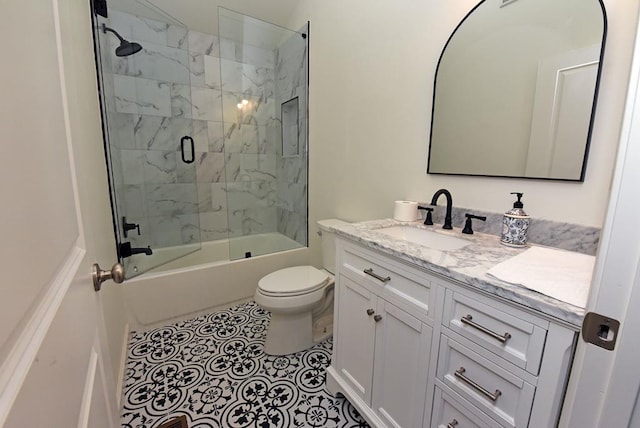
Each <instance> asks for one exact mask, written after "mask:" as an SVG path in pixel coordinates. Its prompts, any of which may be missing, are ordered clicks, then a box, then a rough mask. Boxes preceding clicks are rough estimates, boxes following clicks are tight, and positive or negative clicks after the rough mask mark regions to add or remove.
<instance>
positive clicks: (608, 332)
mask: <svg viewBox="0 0 640 428" xmlns="http://www.w3.org/2000/svg"><path fill="white" fill-rule="evenodd" d="M619 331H620V321H618V320H614V319H613V318H609V317H605V316H604V315H600V314H597V313H595V312H588V313H587V315H585V317H584V321H583V322H582V340H584V341H585V342H587V343H591V344H593V345H596V346H599V347H600V348H604V349H606V350H608V351H613V348H615V346H616V340H617V339H618V332H619Z"/></svg>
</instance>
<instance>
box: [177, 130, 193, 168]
mask: <svg viewBox="0 0 640 428" xmlns="http://www.w3.org/2000/svg"><path fill="white" fill-rule="evenodd" d="M185 141H188V142H189V146H190V147H189V150H190V151H191V158H190V159H187V156H186V155H185V151H184V142H185ZM180 152H181V154H182V162H184V163H193V161H194V160H196V152H195V145H194V143H193V138H191V137H189V136H188V135H185V136H184V137H182V138H181V139H180Z"/></svg>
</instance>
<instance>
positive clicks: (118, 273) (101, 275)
mask: <svg viewBox="0 0 640 428" xmlns="http://www.w3.org/2000/svg"><path fill="white" fill-rule="evenodd" d="M91 277H92V278H93V289H94V290H96V291H100V289H101V288H102V283H103V282H105V281H106V280H108V279H112V280H113V282H115V283H117V284H120V283H121V282H123V281H124V266H122V264H120V263H116V264H115V265H113V267H112V268H111V270H110V271H109V270H102V269H100V265H99V264H98V263H94V264H93V266H92V268H91Z"/></svg>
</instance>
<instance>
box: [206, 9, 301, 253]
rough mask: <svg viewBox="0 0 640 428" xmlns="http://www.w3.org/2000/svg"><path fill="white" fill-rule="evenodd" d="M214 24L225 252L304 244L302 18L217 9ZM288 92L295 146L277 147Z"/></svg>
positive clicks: (273, 249) (274, 249)
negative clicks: (286, 20)
mask: <svg viewBox="0 0 640 428" xmlns="http://www.w3.org/2000/svg"><path fill="white" fill-rule="evenodd" d="M218 23H219V27H218V28H219V39H220V77H221V89H222V100H223V121H224V123H223V125H224V151H225V160H226V168H225V170H226V192H227V215H228V221H229V253H230V259H232V260H235V259H239V258H244V257H251V256H257V255H262V254H269V253H273V252H278V251H283V250H288V249H293V248H300V247H304V246H306V245H307V229H308V228H307V212H308V209H307V175H308V174H307V159H308V149H307V146H308V144H307V140H308V137H307V88H308V84H307V82H308V71H307V70H308V25H305V27H304V28H302V29H301V30H299V31H293V30H289V29H286V28H283V27H279V26H276V25H273V24H271V23H268V22H264V21H261V20H259V19H256V18H252V17H249V16H246V15H242V14H240V13H236V12H233V11H231V10H228V9H224V8H218ZM294 98H297V112H295V114H293V112H291V111H290V109H289V108H285V110H284V111H285V114H287V116H288V117H289V118H293V117H297V125H296V128H297V129H294V130H293V131H294V133H295V134H297V135H296V138H297V150H296V153H295V154H292V153H291V152H292V150H290V148H288V149H287V153H283V132H285V131H286V132H291V131H292V129H287V130H285V129H284V127H283V123H282V116H281V115H282V112H283V110H282V105H283V103H286V102H287V101H289V100H292V99H294ZM287 106H289V107H291V106H293V104H291V105H289V104H287ZM288 125H290V121H288ZM289 135H290V134H289ZM285 141H287V142H290V141H291V139H290V138H289V137H287V138H286V139H285Z"/></svg>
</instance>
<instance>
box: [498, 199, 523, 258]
mask: <svg viewBox="0 0 640 428" xmlns="http://www.w3.org/2000/svg"><path fill="white" fill-rule="evenodd" d="M511 194H512V195H516V196H517V198H518V200H517V201H516V202H514V203H513V208H512V209H510V210H509V211H507V212H506V213H505V214H504V217H503V218H502V238H501V239H500V242H501V243H503V244H504V245H508V246H510V247H524V246H525V245H526V243H527V232H528V231H529V216H528V215H527V213H526V212H524V210H523V209H522V208H523V207H524V204H523V203H522V201H521V200H520V199H521V198H522V193H519V192H512V193H511Z"/></svg>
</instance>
